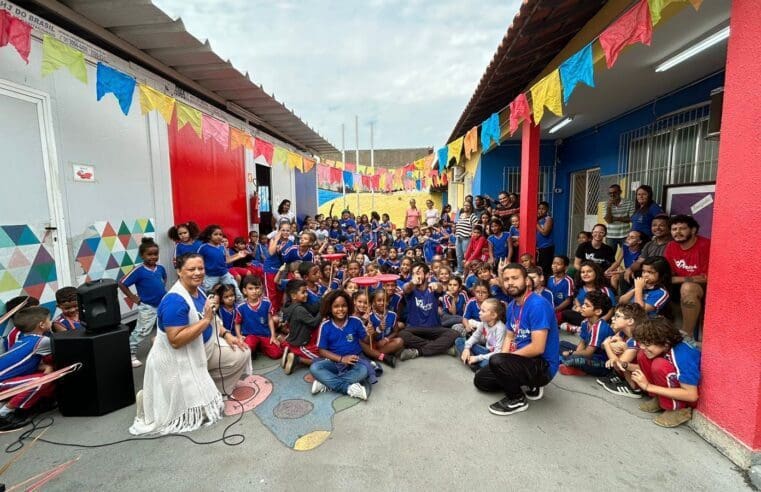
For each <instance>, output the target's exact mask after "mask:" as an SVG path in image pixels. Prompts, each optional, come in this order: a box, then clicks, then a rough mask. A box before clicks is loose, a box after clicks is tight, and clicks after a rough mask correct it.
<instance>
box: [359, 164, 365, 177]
mask: <svg viewBox="0 0 761 492" xmlns="http://www.w3.org/2000/svg"><path fill="white" fill-rule="evenodd" d="M357 172H358V173H359V174H362V175H365V174H367V166H363V165H362V164H357Z"/></svg>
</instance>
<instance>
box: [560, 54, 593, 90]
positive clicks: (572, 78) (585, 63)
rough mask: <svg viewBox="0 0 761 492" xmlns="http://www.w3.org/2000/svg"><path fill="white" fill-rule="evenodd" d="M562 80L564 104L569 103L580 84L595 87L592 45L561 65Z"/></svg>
mask: <svg viewBox="0 0 761 492" xmlns="http://www.w3.org/2000/svg"><path fill="white" fill-rule="evenodd" d="M560 80H561V81H562V83H563V103H568V99H570V97H571V94H573V90H574V89H575V88H576V85H577V84H579V82H583V83H585V84H587V85H588V86H589V87H594V86H595V70H594V66H593V63H592V43H589V44H588V45H586V46H584V47H583V48H581V49H580V50H579V51H578V52H577V53H576V54H575V55H573V56H572V57H570V58H569V59H567V60H566V61H564V62H563V64H562V65H560Z"/></svg>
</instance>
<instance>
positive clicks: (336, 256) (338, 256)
mask: <svg viewBox="0 0 761 492" xmlns="http://www.w3.org/2000/svg"><path fill="white" fill-rule="evenodd" d="M320 256H321V258H324V259H326V260H328V261H338V260H341V259H343V257H344V256H346V253H328V254H326V255H320Z"/></svg>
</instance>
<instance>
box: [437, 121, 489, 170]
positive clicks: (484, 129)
mask: <svg viewBox="0 0 761 492" xmlns="http://www.w3.org/2000/svg"><path fill="white" fill-rule="evenodd" d="M500 133H501V130H500V126H499V114H498V113H492V115H491V116H489V119H487V120H486V121H484V122H483V123H481V150H483V151H484V152H486V151H487V150H488V149H489V147H491V144H492V142H494V143H495V144H497V145H499V135H500ZM441 170H442V168H441V166H439V171H441Z"/></svg>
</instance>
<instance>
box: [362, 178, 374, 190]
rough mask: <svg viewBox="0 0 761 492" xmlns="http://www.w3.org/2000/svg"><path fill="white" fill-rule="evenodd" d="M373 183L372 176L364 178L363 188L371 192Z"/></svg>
mask: <svg viewBox="0 0 761 492" xmlns="http://www.w3.org/2000/svg"><path fill="white" fill-rule="evenodd" d="M372 186H373V182H372V180H371V178H370V176H362V187H363V188H364V189H366V190H369V189H370V188H372Z"/></svg>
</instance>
